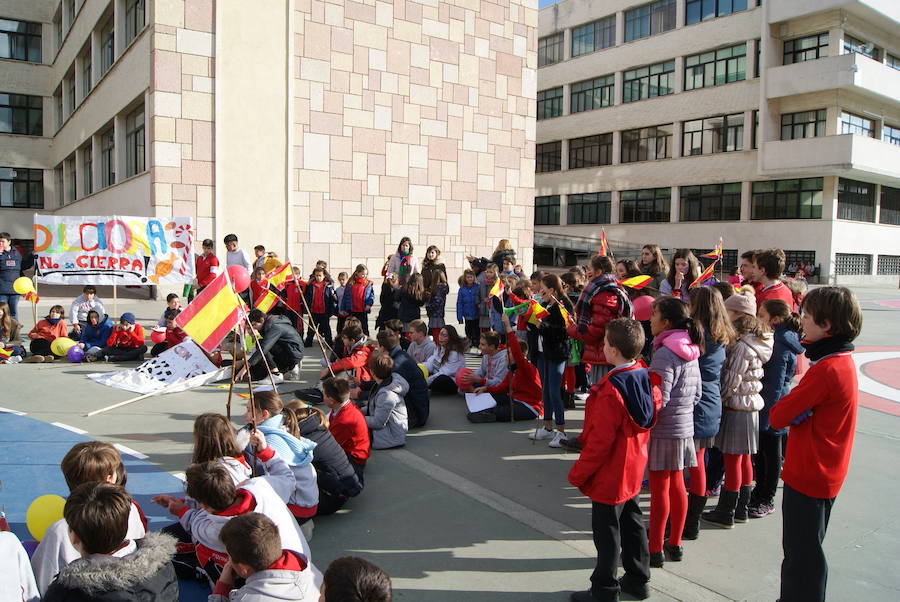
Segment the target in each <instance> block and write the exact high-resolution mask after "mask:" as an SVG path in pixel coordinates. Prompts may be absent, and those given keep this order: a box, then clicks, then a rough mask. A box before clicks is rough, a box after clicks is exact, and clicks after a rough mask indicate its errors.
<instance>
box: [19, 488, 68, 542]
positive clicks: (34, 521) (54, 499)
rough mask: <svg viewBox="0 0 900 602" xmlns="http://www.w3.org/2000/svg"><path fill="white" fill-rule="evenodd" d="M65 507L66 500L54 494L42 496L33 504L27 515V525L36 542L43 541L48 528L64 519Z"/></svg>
mask: <svg viewBox="0 0 900 602" xmlns="http://www.w3.org/2000/svg"><path fill="white" fill-rule="evenodd" d="M65 505H66V500H64V499H63V498H61V497H59V496H58V495H54V494H47V495H42V496H41V497H39V498H37V499H36V500H34V501H33V502H31V505H30V506H29V507H28V512H26V513H25V524H26V525H27V526H28V532H29V533H31V536H32V537H34V539H35V540H36V541H41V540H42V539H43V538H44V533H45V532H46V531H47V527H49V526H50V525H52V524H53V523H55V522H56V521H58V520H59V519H61V518H62V517H63V507H64V506H65Z"/></svg>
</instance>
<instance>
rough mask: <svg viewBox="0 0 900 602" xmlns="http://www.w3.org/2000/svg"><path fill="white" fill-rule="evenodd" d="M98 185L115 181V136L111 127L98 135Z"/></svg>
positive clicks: (110, 183) (103, 185)
mask: <svg viewBox="0 0 900 602" xmlns="http://www.w3.org/2000/svg"><path fill="white" fill-rule="evenodd" d="M100 178H101V180H100V186H101V187H102V188H106V187H107V186H112V185H113V184H115V183H116V136H115V132H114V131H113V129H112V128H110V129H108V130H106V131H105V132H104V133H103V134H101V136H100Z"/></svg>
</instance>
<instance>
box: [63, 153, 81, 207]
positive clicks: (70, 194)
mask: <svg viewBox="0 0 900 602" xmlns="http://www.w3.org/2000/svg"><path fill="white" fill-rule="evenodd" d="M65 174H66V190H65V195H64V196H63V198H64V199H65V201H64V202H65V203H71V202H73V201H74V200H75V196H76V191H77V190H78V182H77V179H76V173H75V157H70V158H68V159H66V161H65Z"/></svg>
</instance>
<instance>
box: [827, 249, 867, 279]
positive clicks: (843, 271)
mask: <svg viewBox="0 0 900 602" xmlns="http://www.w3.org/2000/svg"><path fill="white" fill-rule="evenodd" d="M834 273H835V275H837V276H859V275H868V274H871V273H872V256H871V255H861V254H858V253H835V254H834Z"/></svg>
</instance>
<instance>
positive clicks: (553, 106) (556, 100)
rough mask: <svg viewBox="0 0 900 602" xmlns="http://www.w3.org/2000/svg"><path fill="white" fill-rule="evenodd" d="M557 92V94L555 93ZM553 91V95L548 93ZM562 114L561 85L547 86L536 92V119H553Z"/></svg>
mask: <svg viewBox="0 0 900 602" xmlns="http://www.w3.org/2000/svg"><path fill="white" fill-rule="evenodd" d="M557 92H558V94H556V93H557ZM551 93H554V94H555V95H554V96H549V94H551ZM562 114H563V87H562V86H557V87H556V88H547V89H546V90H540V91H539V92H538V93H537V120H538V121H543V120H544V119H553V118H554V117H561V116H562Z"/></svg>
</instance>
